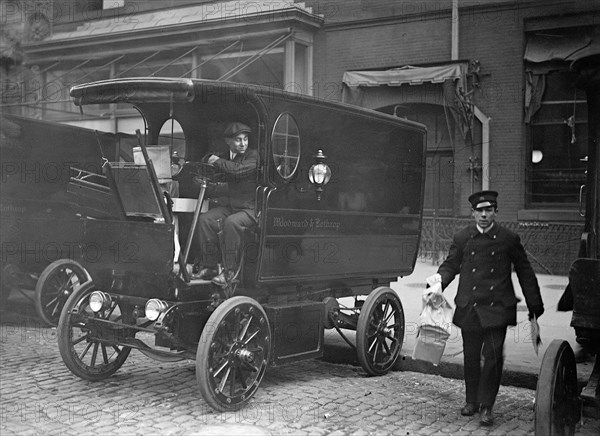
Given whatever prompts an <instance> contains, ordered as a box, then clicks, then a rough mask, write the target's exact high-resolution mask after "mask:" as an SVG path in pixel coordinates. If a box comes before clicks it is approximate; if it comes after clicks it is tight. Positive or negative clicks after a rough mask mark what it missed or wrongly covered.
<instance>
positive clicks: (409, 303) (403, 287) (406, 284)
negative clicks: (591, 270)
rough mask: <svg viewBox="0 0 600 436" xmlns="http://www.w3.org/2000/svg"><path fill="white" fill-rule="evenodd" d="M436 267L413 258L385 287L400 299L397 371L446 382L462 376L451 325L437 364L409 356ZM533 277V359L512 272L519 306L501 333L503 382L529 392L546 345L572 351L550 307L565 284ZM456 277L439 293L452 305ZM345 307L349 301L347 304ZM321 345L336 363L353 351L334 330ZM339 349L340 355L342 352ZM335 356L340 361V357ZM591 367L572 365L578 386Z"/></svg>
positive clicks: (565, 316) (563, 321)
mask: <svg viewBox="0 0 600 436" xmlns="http://www.w3.org/2000/svg"><path fill="white" fill-rule="evenodd" d="M437 268H438V265H434V264H432V262H431V261H421V260H417V263H416V265H415V270H414V271H413V273H412V274H411V275H409V276H406V277H403V278H401V279H399V280H398V281H397V282H394V283H392V284H391V287H392V289H394V290H395V291H396V292H398V295H399V296H400V300H401V302H402V306H403V308H404V316H405V320H406V330H405V336H404V345H403V347H402V352H401V354H402V360H401V361H400V362H399V363H398V365H397V368H398V369H399V370H405V371H417V372H425V373H429V374H436V375H442V376H445V377H451V378H463V355H462V337H461V334H460V330H459V329H458V328H456V326H452V327H453V330H452V333H451V336H450V338H449V339H448V342H447V344H446V349H445V350H444V355H443V357H442V361H441V362H440V364H439V365H438V366H434V365H433V364H431V363H428V362H421V361H416V360H413V359H412V358H411V356H412V352H413V349H414V346H415V342H416V336H417V319H418V317H419V314H420V312H421V307H422V306H421V305H422V303H421V295H422V292H423V289H424V288H425V278H426V277H428V276H430V275H432V274H435V272H436V271H437ZM537 278H538V282H539V285H540V289H541V293H542V299H543V301H544V309H545V312H544V314H543V315H542V316H541V317H540V319H539V325H540V331H541V337H542V346H541V347H540V350H539V355H536V354H535V352H534V350H533V344H532V342H531V332H530V324H529V320H528V311H527V307H526V306H525V300H524V298H523V294H522V292H521V288H520V286H519V282H518V280H517V277H516V274H514V273H513V284H514V286H515V291H516V293H517V297H519V298H520V299H521V302H520V303H519V305H518V306H517V325H516V326H515V327H510V328H509V329H508V331H507V334H506V342H505V346H504V353H505V364H504V375H503V378H502V383H503V384H507V385H513V386H519V387H526V388H529V389H535V388H536V384H537V376H538V373H539V370H540V367H541V363H542V358H543V356H544V352H545V351H546V348H547V347H548V345H550V343H551V342H552V341H553V340H554V339H563V340H566V341H568V342H569V343H570V344H571V347H575V344H576V341H575V330H574V329H573V328H572V327H571V326H570V323H571V314H572V312H557V311H556V305H557V303H558V300H559V299H560V297H561V295H562V293H563V290H564V289H565V286H566V285H567V283H568V278H567V277H566V276H553V275H547V274H538V275H537ZM458 279H459V276H457V277H456V278H455V279H454V281H453V282H452V283H451V284H450V285H449V286H448V288H447V289H446V290H445V291H444V295H445V296H446V298H447V299H448V301H450V303H451V304H452V306H453V307H454V297H455V296H456V291H457V287H458ZM342 300H343V299H342ZM350 300H352V299H350ZM340 302H341V303H342V302H343V301H340ZM348 304H352V303H351V302H350V301H348ZM345 333H346V332H345ZM348 336H349V337H350V339H351V340H354V332H348ZM325 344H326V345H327V347H328V348H330V349H329V350H326V358H327V359H333V360H337V357H336V354H337V353H343V354H345V355H346V356H345V358H348V355H347V353H349V352H350V353H353V350H351V349H350V347H349V346H348V345H347V344H346V343H345V342H344V341H343V340H342V339H341V338H340V336H339V334H338V333H337V332H336V331H335V330H326V331H325ZM342 347H343V348H345V349H346V351H343V350H342ZM338 357H341V355H340V356H338ZM355 360H356V359H355ZM593 366H594V362H593V361H590V362H585V363H579V364H577V376H578V379H579V382H580V384H585V383H587V381H588V379H589V377H590V374H591V372H592V369H593Z"/></svg>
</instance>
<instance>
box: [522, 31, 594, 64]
mask: <svg viewBox="0 0 600 436" xmlns="http://www.w3.org/2000/svg"><path fill="white" fill-rule="evenodd" d="M599 53H600V27H597V26H595V27H594V28H592V29H584V30H581V31H580V32H578V33H576V34H570V35H569V34H565V35H552V34H534V35H531V36H530V37H529V38H528V40H527V46H526V47H525V55H524V56H523V57H524V59H525V60H526V61H527V62H534V63H542V62H552V61H567V62H570V61H576V60H578V59H581V58H583V57H586V56H591V55H595V54H599Z"/></svg>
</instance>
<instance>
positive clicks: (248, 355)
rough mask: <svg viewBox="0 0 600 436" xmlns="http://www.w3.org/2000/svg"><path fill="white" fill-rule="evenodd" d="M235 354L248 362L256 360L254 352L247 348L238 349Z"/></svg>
mask: <svg viewBox="0 0 600 436" xmlns="http://www.w3.org/2000/svg"><path fill="white" fill-rule="evenodd" d="M235 356H236V357H237V358H238V359H240V360H243V361H244V362H246V363H253V362H254V353H253V352H251V351H248V350H246V349H239V350H237V352H236V353H235Z"/></svg>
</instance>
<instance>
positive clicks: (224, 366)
mask: <svg viewBox="0 0 600 436" xmlns="http://www.w3.org/2000/svg"><path fill="white" fill-rule="evenodd" d="M228 366H229V360H228V359H226V360H225V361H224V362H223V363H222V364H221V366H219V367H218V368H217V370H216V371H215V372H214V373H213V375H214V376H215V377H218V376H219V374H221V371H223V370H224V369H225V368H227V367H228Z"/></svg>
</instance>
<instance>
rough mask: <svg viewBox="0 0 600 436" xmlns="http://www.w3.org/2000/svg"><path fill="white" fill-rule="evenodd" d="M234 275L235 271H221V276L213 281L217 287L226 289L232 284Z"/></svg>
mask: <svg viewBox="0 0 600 436" xmlns="http://www.w3.org/2000/svg"><path fill="white" fill-rule="evenodd" d="M233 275H234V273H233V271H230V270H223V271H221V274H218V275H217V276H215V277H213V279H212V280H211V281H212V282H213V283H214V284H215V285H217V286H221V287H223V288H224V287H225V286H227V285H228V284H229V283H230V282H231V280H232V279H233Z"/></svg>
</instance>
